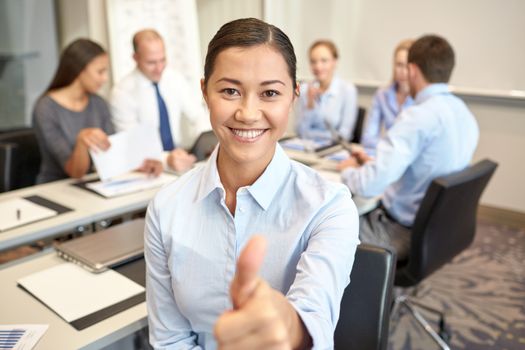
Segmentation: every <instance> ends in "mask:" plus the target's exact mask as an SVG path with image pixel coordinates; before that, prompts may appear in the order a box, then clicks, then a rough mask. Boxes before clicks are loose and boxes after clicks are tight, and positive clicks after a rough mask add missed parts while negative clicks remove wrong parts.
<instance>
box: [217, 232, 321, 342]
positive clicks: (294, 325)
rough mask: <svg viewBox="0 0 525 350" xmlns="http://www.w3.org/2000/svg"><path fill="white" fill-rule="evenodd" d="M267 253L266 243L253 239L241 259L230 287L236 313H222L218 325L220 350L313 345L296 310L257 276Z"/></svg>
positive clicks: (279, 293) (262, 239)
mask: <svg viewBox="0 0 525 350" xmlns="http://www.w3.org/2000/svg"><path fill="white" fill-rule="evenodd" d="M265 251H266V240H265V239H264V238H263V237H262V236H254V237H252V238H251V239H250V241H249V242H248V243H247V244H246V247H245V248H244V249H243V251H242V252H241V254H240V256H239V259H238V261H237V270H236V273H235V276H234V278H233V281H232V283H231V286H230V296H231V298H232V302H233V307H234V309H233V310H231V311H227V312H225V313H223V314H222V315H221V316H220V317H219V319H218V320H217V322H216V324H215V330H214V333H215V338H216V340H217V343H218V348H219V349H220V350H230V349H283V350H284V349H286V350H289V349H298V348H305V347H306V346H307V344H309V343H311V339H310V336H309V335H308V332H307V330H306V328H305V326H304V324H303V323H302V321H301V319H300V317H299V315H298V314H297V312H296V311H295V309H294V308H293V306H292V305H291V304H290V303H289V302H288V300H287V299H286V298H285V296H284V295H283V294H282V293H281V292H279V291H276V290H274V289H272V288H271V287H270V286H269V285H268V283H266V282H265V281H264V280H263V279H261V278H260V277H259V276H258V273H259V269H260V267H261V265H262V263H263V260H264V254H265Z"/></svg>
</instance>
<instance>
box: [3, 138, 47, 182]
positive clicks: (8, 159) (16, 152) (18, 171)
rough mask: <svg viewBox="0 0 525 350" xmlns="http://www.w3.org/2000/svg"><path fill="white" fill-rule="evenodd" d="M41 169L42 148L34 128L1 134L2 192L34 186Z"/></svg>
mask: <svg viewBox="0 0 525 350" xmlns="http://www.w3.org/2000/svg"><path fill="white" fill-rule="evenodd" d="M39 170H40V148H39V147H38V141H37V139H36V135H35V133H34V131H33V129H25V130H18V131H13V132H6V133H2V134H0V192H6V191H11V190H15V189H18V188H23V187H27V186H32V185H34V184H35V183H36V176H37V175H38V172H39Z"/></svg>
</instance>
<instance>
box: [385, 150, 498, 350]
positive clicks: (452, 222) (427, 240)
mask: <svg viewBox="0 0 525 350" xmlns="http://www.w3.org/2000/svg"><path fill="white" fill-rule="evenodd" d="M496 167H497V164H496V163H494V162H492V161H490V160H487V159H486V160H483V161H480V162H479V163H476V164H474V165H473V166H470V167H468V168H466V169H465V170H463V171H460V172H457V173H454V174H451V175H448V176H443V177H440V178H437V179H435V180H434V181H432V183H431V184H430V186H429V188H428V190H427V192H426V193H425V197H424V198H423V200H422V202H421V205H420V207H419V210H418V212H417V214H416V218H415V221H414V226H413V227H412V242H411V247H410V252H409V256H408V259H407V260H406V261H405V262H398V264H397V270H396V276H395V280H394V285H395V286H400V287H412V286H417V285H418V284H419V283H420V282H421V281H422V280H424V279H425V278H427V277H428V276H429V275H431V274H432V273H434V272H435V271H436V270H438V269H439V268H441V267H442V266H443V265H445V264H446V263H448V262H450V261H451V260H452V259H453V258H454V257H455V256H457V255H458V254H459V253H461V252H462V251H463V250H465V249H466V248H467V247H468V246H469V245H470V244H471V243H472V241H473V240H474V235H475V233H476V214H477V209H478V203H479V199H480V197H481V194H482V193H483V190H484V189H485V187H486V186H487V184H488V182H489V180H490V178H491V177H492V175H493V174H494V171H495V170H496ZM414 292H417V288H416V290H415V291H414ZM418 305H419V304H418ZM400 306H404V307H405V308H407V309H408V310H409V311H410V313H411V314H412V315H413V316H414V317H415V318H416V320H417V321H418V322H419V323H420V324H421V325H422V326H423V328H424V329H425V330H426V331H427V333H428V334H429V335H430V336H431V337H432V338H433V339H434V341H435V342H436V343H437V344H438V345H439V346H440V347H441V348H442V349H449V347H448V345H447V342H448V340H449V337H450V335H449V334H448V332H447V330H446V324H445V317H444V314H443V312H440V311H438V310H433V309H431V308H429V307H426V306H424V308H425V309H427V310H429V311H432V312H434V313H436V314H438V315H439V316H440V321H439V326H440V331H439V334H438V333H436V332H435V331H434V330H433V329H432V328H431V327H430V325H429V324H428V323H427V322H426V320H425V319H424V318H423V317H422V316H421V314H420V313H419V312H418V311H417V310H416V309H415V308H414V306H416V303H415V302H413V301H411V300H410V296H408V295H401V296H399V297H397V298H396V300H395V305H394V308H395V309H397V308H398V307H400ZM420 306H421V305H420ZM396 311H397V310H396Z"/></svg>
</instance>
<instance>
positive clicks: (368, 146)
mask: <svg viewBox="0 0 525 350" xmlns="http://www.w3.org/2000/svg"><path fill="white" fill-rule="evenodd" d="M380 93H381V92H380V90H378V91H377V92H376V93H375V95H374V99H373V101H372V107H371V108H370V112H369V113H368V118H367V121H366V126H365V128H364V130H363V136H362V139H361V144H362V145H363V147H364V148H365V150H366V151H367V153H368V154H370V155H374V154H375V149H376V146H377V143H378V141H379V136H380V133H381V119H382V118H381V101H380Z"/></svg>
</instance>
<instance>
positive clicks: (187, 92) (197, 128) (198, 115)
mask: <svg viewBox="0 0 525 350" xmlns="http://www.w3.org/2000/svg"><path fill="white" fill-rule="evenodd" d="M179 80H180V83H179V85H181V86H180V88H179V89H178V91H180V92H181V95H182V98H181V99H180V100H181V101H182V115H183V116H184V118H185V119H186V121H187V122H188V123H189V125H190V126H191V127H190V128H189V129H190V130H191V131H192V135H191V137H189V138H190V139H193V140H195V139H196V138H197V137H198V136H199V135H200V133H201V132H203V131H207V130H211V125H210V122H209V118H208V113H207V110H206V108H205V107H204V103H203V101H202V97H201V92H200V90H199V89H198V88H192V86H190V84H189V83H188V82H187V81H186V80H185V79H184V77H180V78H179Z"/></svg>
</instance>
